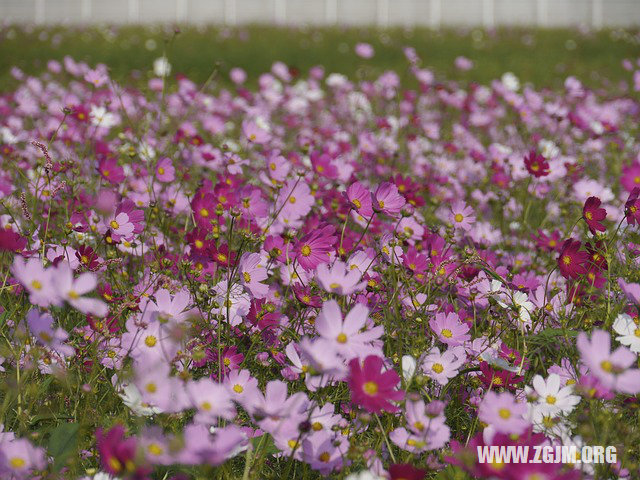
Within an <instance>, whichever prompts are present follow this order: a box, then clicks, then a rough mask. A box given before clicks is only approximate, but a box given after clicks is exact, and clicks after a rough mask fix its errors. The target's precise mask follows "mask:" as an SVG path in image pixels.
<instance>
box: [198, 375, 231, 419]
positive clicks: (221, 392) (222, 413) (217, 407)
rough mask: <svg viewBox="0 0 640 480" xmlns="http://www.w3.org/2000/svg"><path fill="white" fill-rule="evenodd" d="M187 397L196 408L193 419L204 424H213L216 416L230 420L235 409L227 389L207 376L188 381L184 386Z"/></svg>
mask: <svg viewBox="0 0 640 480" xmlns="http://www.w3.org/2000/svg"><path fill="white" fill-rule="evenodd" d="M186 391H187V397H188V398H189V400H190V402H191V404H192V405H193V407H194V408H195V409H196V415H195V417H194V419H193V420H194V421H195V422H198V423H204V424H206V425H215V424H217V422H218V418H226V419H228V420H231V419H232V418H233V417H234V416H235V415H236V410H235V408H234V407H233V403H232V402H231V396H230V395H229V393H228V392H227V389H226V388H225V387H224V386H223V385H221V384H219V383H215V382H213V381H212V380H211V379H209V378H201V379H200V380H198V381H195V382H190V383H188V384H187V387H186Z"/></svg>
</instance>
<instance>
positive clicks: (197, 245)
mask: <svg viewBox="0 0 640 480" xmlns="http://www.w3.org/2000/svg"><path fill="white" fill-rule="evenodd" d="M194 244H195V246H196V248H202V247H204V242H203V241H202V240H200V239H198V240H196V241H195V242H194Z"/></svg>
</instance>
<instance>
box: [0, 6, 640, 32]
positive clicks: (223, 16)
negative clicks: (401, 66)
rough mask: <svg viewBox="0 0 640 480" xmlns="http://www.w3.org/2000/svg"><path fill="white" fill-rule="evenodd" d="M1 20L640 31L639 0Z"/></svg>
mask: <svg viewBox="0 0 640 480" xmlns="http://www.w3.org/2000/svg"><path fill="white" fill-rule="evenodd" d="M0 21H1V22H19V23H27V22H28V23H33V22H35V23H47V24H55V23H63V24H65V23H66V24H82V23H103V22H104V23H138V22H140V23H165V22H188V23H195V24H205V23H211V24H228V25H229V24H230V25H233V24H248V23H273V24H288V25H305V24H310V25H332V24H343V25H381V26H398V25H407V26H416V25H423V26H430V27H438V26H485V27H492V26H501V25H507V26H508V25H513V26H517V25H530V26H549V27H562V26H577V25H588V26H591V27H594V28H600V27H629V26H640V0H0Z"/></svg>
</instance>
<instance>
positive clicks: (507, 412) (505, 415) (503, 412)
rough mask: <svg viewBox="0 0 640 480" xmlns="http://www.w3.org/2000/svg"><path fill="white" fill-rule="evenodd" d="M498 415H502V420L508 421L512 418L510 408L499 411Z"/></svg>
mask: <svg viewBox="0 0 640 480" xmlns="http://www.w3.org/2000/svg"><path fill="white" fill-rule="evenodd" d="M498 415H500V418H504V419H505V420H507V419H508V418H511V410H509V409H508V408H501V409H500V410H498Z"/></svg>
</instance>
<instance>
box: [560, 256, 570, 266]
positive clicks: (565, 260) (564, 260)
mask: <svg viewBox="0 0 640 480" xmlns="http://www.w3.org/2000/svg"><path fill="white" fill-rule="evenodd" d="M562 263H564V264H565V265H571V257H570V256H569V255H563V256H562Z"/></svg>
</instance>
